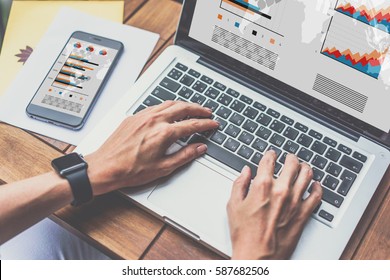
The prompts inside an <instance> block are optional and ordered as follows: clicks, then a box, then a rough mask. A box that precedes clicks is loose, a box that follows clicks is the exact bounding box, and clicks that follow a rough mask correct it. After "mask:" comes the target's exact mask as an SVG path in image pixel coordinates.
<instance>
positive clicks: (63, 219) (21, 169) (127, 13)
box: [0, 0, 390, 260]
mask: <svg viewBox="0 0 390 280" xmlns="http://www.w3.org/2000/svg"><path fill="white" fill-rule="evenodd" d="M180 9H181V4H180V1H174V0H126V1H125V8H124V23H125V24H129V25H132V26H135V27H139V28H142V29H146V30H149V31H152V32H156V33H159V34H160V35H161V37H160V40H159V42H158V44H157V46H156V48H155V50H154V52H153V54H152V56H151V57H150V59H149V61H148V63H147V64H146V66H145V68H144V71H145V69H147V68H148V67H149V65H150V64H151V63H152V62H153V61H154V60H155V59H156V58H157V57H158V55H159V54H160V53H161V52H162V51H163V50H164V49H165V48H166V47H168V46H169V45H171V44H173V38H174V34H175V30H176V26H177V23H178V20H179V15H180ZM74 148H75V147H74V146H71V145H69V144H67V143H63V142H60V141H57V140H54V139H50V138H47V137H44V136H40V135H36V134H33V133H29V132H27V131H23V130H20V129H18V128H15V127H12V126H10V125H7V124H4V123H0V184H3V183H10V182H14V181H16V180H21V179H24V178H28V177H31V176H35V175H38V174H40V173H43V172H47V171H49V170H51V167H50V161H51V160H52V159H53V158H55V157H58V156H60V155H62V154H63V153H69V152H71V151H73V150H74ZM389 188H390V169H388V171H387V173H386V175H385V177H384V178H383V179H382V182H381V184H380V186H379V187H378V189H377V191H376V193H375V195H374V197H373V199H372V200H371V202H370V204H369V206H368V208H367V210H366V212H365V213H364V216H363V217H362V219H361V221H360V223H359V226H358V227H357V229H356V230H355V232H354V234H353V236H352V237H351V239H350V241H349V243H348V245H347V247H346V249H345V250H344V253H343V255H342V257H341V258H342V259H390V191H389ZM51 218H52V219H53V220H55V221H56V222H58V223H59V224H61V225H63V226H64V227H65V228H67V229H68V230H70V231H72V232H74V233H75V234H77V235H78V236H80V237H82V238H83V239H84V240H86V241H87V242H89V243H90V244H93V245H94V246H97V247H98V248H99V249H101V250H103V251H104V252H106V253H107V254H108V255H109V256H110V257H112V258H118V259H146V260H151V259H221V257H220V256H219V255H217V254H215V253H214V252H212V251H211V250H209V249H207V248H206V247H204V246H203V245H201V244H199V243H198V242H195V241H193V240H192V239H190V238H189V237H187V236H185V235H184V234H182V233H180V232H178V231H176V230H175V229H173V228H172V227H170V226H168V225H164V223H162V222H161V221H159V220H158V219H156V218H155V217H153V216H151V215H149V214H148V213H146V212H145V211H143V210H141V209H140V208H138V207H137V206H135V205H133V204H132V203H130V202H129V201H126V200H124V199H123V198H121V197H119V196H118V195H116V194H108V195H104V196H101V197H97V198H95V199H94V200H93V202H91V203H90V204H88V205H84V206H82V207H80V208H74V207H70V206H69V207H65V208H64V209H61V210H60V211H58V212H56V213H55V214H54V215H52V217H51Z"/></svg>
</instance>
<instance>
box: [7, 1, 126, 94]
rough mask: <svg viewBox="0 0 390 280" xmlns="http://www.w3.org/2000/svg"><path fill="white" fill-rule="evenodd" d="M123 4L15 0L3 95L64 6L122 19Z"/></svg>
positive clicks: (8, 27)
mask: <svg viewBox="0 0 390 280" xmlns="http://www.w3.org/2000/svg"><path fill="white" fill-rule="evenodd" d="M123 4H124V1H123V0H122V1H118V0H112V1H110V0H105V1H46V0H44V1H25V0H14V1H13V3H12V7H11V12H10V16H9V19H8V24H7V29H6V32H5V36H4V41H3V47H2V50H1V55H0V96H1V95H3V94H4V93H5V91H6V90H7V88H8V87H9V85H10V84H11V82H12V80H13V79H14V78H15V76H16V75H17V73H18V72H19V70H20V69H21V67H23V64H24V62H25V61H26V60H27V59H28V56H29V54H30V53H31V52H32V51H33V50H34V48H35V47H36V45H37V44H38V42H39V41H40V39H41V37H42V36H43V35H44V34H45V32H46V30H47V29H48V27H49V26H50V23H51V22H52V20H53V19H54V17H55V16H56V14H57V12H58V11H59V10H60V9H61V7H63V6H67V7H70V8H74V9H77V10H80V11H82V12H85V13H89V14H91V15H94V16H98V17H101V18H105V19H109V20H112V21H116V22H120V23H122V22H123ZM65 24H66V23H65ZM48 70H49V69H48Z"/></svg>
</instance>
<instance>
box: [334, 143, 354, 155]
mask: <svg viewBox="0 0 390 280" xmlns="http://www.w3.org/2000/svg"><path fill="white" fill-rule="evenodd" d="M337 150H339V151H341V152H344V153H346V154H347V155H350V154H351V153H352V149H351V148H348V147H347V146H344V145H343V144H340V145H339V146H338V147H337Z"/></svg>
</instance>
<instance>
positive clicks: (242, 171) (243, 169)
mask: <svg viewBox="0 0 390 280" xmlns="http://www.w3.org/2000/svg"><path fill="white" fill-rule="evenodd" d="M248 168H249V166H248V165H245V166H244V167H243V168H242V170H241V174H242V173H244V172H245V171H246V170H247V169H248Z"/></svg>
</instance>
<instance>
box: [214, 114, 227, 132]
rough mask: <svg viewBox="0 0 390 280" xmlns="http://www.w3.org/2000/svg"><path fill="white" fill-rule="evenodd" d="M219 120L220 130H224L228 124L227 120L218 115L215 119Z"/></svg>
mask: <svg viewBox="0 0 390 280" xmlns="http://www.w3.org/2000/svg"><path fill="white" fill-rule="evenodd" d="M215 120H216V121H217V122H219V127H218V130H221V131H222V130H224V129H225V127H226V125H227V121H225V120H223V119H221V118H219V117H217V118H216V119H215Z"/></svg>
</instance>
